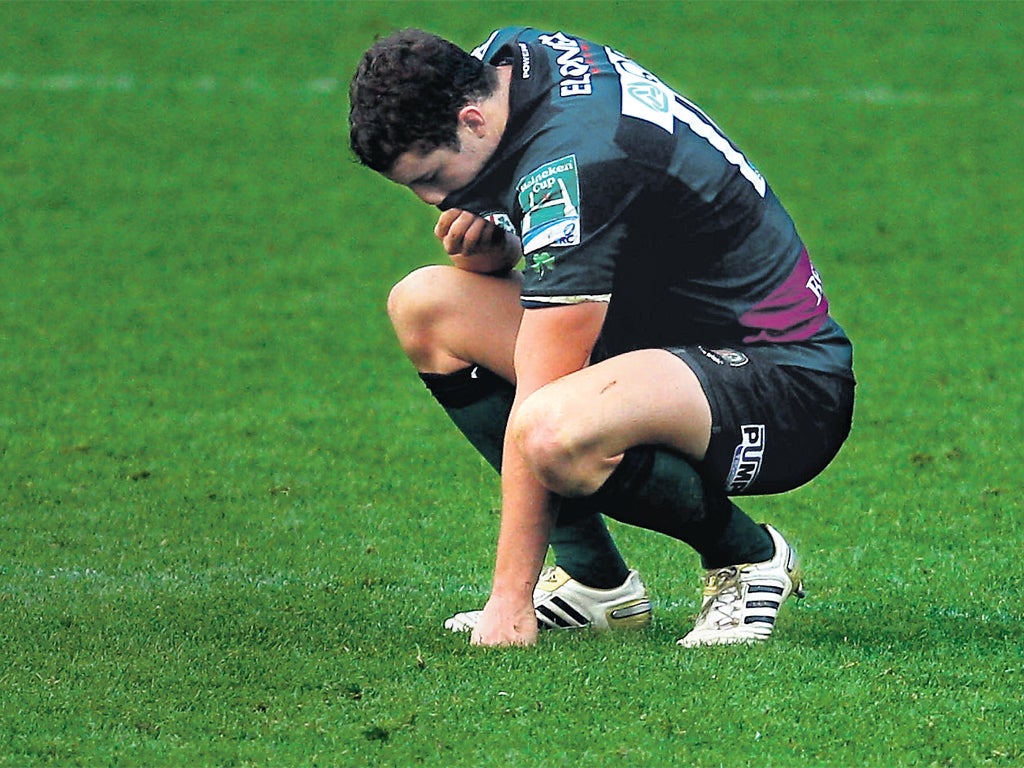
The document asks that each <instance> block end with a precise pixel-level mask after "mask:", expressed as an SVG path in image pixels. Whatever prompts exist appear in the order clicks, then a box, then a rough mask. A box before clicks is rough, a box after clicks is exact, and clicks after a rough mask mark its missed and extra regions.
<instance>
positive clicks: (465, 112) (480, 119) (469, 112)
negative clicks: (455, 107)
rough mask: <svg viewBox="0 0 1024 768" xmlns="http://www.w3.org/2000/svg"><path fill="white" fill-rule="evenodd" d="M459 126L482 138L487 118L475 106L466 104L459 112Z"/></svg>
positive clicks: (485, 129)
mask: <svg viewBox="0 0 1024 768" xmlns="http://www.w3.org/2000/svg"><path fill="white" fill-rule="evenodd" d="M459 125H462V126H465V127H466V128H468V129H469V130H470V131H472V132H473V133H474V134H475V135H476V136H483V134H484V133H486V131H487V118H486V117H484V113H483V112H481V111H480V107H478V106H477V105H476V104H467V105H466V106H464V107H463V108H462V109H460V110H459Z"/></svg>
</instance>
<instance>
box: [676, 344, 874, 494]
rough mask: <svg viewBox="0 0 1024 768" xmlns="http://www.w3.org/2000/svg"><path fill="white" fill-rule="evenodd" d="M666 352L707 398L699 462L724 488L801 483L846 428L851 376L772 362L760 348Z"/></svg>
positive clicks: (756, 490) (822, 463) (772, 489)
mask: <svg viewBox="0 0 1024 768" xmlns="http://www.w3.org/2000/svg"><path fill="white" fill-rule="evenodd" d="M668 351H669V352H671V353H672V354H674V355H675V356H676V357H678V358H680V359H681V360H682V361H683V362H685V363H686V364H687V365H688V366H689V367H690V368H691V369H692V370H693V371H694V373H696V374H697V378H698V379H699V380H700V383H701V386H702V387H703V388H704V393H705V394H706V395H707V398H708V402H709V403H710V404H711V443H710V444H709V446H708V451H707V454H706V455H705V457H704V460H703V461H702V462H701V463H700V465H699V469H700V471H701V472H702V474H704V476H705V477H706V478H707V479H708V480H709V481H711V482H713V483H715V484H716V485H720V487H722V488H724V490H725V492H726V493H728V494H729V495H737V496H738V495H754V494H769V493H781V492H783V491H789V490H792V489H793V488H796V487H798V486H800V485H803V484H804V483H806V482H808V481H809V480H811V479H813V478H814V477H815V476H816V475H818V474H819V473H820V472H821V471H822V470H823V469H824V468H825V467H826V466H828V464H829V462H831V461H832V459H833V458H835V455H836V454H837V453H838V452H839V449H840V447H841V446H842V444H843V442H844V441H845V440H846V437H847V435H849V433H850V425H851V422H852V419H853V393H854V386H855V385H854V382H853V381H852V380H851V379H847V378H845V377H842V376H834V375H831V374H826V373H821V372H818V371H813V370H810V369H807V368H796V367H792V366H782V365H779V364H778V363H777V362H775V361H774V360H773V359H772V355H771V352H770V350H766V349H765V348H763V347H734V348H731V349H710V348H706V347H702V346H686V347H671V348H668Z"/></svg>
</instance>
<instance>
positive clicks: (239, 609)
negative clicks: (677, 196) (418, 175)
mask: <svg viewBox="0 0 1024 768" xmlns="http://www.w3.org/2000/svg"><path fill="white" fill-rule="evenodd" d="M506 22H507V23H534V24H536V25H538V26H550V27H558V28H563V29H566V30H568V31H574V32H577V33H579V34H586V35H590V36H593V37H595V38H597V39H599V40H601V41H604V42H608V43H612V44H614V45H616V46H617V47H618V48H620V49H622V50H625V51H626V52H628V53H631V54H633V55H635V56H637V57H638V58H639V59H640V60H641V61H642V62H644V63H645V64H646V65H647V66H649V67H650V68H652V69H654V70H655V71H657V72H658V73H659V74H661V75H662V77H664V78H665V79H667V80H668V81H669V82H670V83H672V84H673V85H675V86H676V87H678V88H679V89H681V90H683V91H685V92H686V93H688V94H689V95H690V96H692V97H693V98H694V99H696V100H697V101H698V102H699V103H701V104H702V106H704V107H705V108H706V109H708V110H709V111H711V113H712V114H713V115H714V116H715V118H716V119H717V120H718V122H719V123H720V124H721V125H722V126H723V128H724V129H725V130H726V132H728V133H729V134H730V135H731V136H733V137H734V138H735V139H736V140H737V141H738V142H739V143H740V144H741V146H742V147H743V148H744V150H745V151H746V153H747V154H748V156H749V157H750V158H751V159H752V160H754V161H755V162H756V163H757V164H758V165H759V166H760V167H761V169H762V170H763V171H764V172H765V173H766V175H767V177H768V178H769V180H770V181H771V183H772V184H773V186H774V187H775V189H776V190H777V191H778V192H779V194H780V196H781V197H782V198H783V200H784V201H785V202H786V204H787V205H788V207H789V208H790V209H791V210H792V211H793V212H794V214H795V216H796V218H797V220H798V224H799V226H800V228H801V231H802V232H803V234H804V236H805V239H806V240H807V241H808V242H809V244H810V247H811V250H812V252H813V254H814V258H815V261H816V263H817V265H818V267H819V268H820V270H821V271H822V273H823V275H824V277H825V280H826V283H827V286H828V288H829V292H830V298H831V299H832V303H833V307H834V309H835V311H836V314H837V316H838V317H839V319H840V320H841V321H842V322H843V323H844V324H845V325H846V327H847V329H848V330H849V332H850V334H851V336H852V337H853V338H854V341H855V344H856V355H857V358H856V360H857V372H858V375H859V379H860V387H859V401H858V411H857V417H856V424H855V429H854V432H853V435H852V437H851V440H850V442H849V444H848V445H847V447H846V448H845V449H844V451H843V453H842V454H841V455H840V457H839V458H838V459H837V461H836V462H835V464H834V465H833V466H832V467H831V468H830V469H829V470H828V471H827V472H826V473H825V475H824V476H823V477H822V478H820V479H819V480H818V481H816V482H814V483H812V484H811V485H809V486H807V487H806V488H803V489H801V490H799V491H797V492H795V493H792V494H788V495H785V496H779V497H772V498H765V499H756V500H751V501H750V502H749V503H748V504H747V508H748V509H749V511H751V513H752V514H754V515H755V516H756V517H758V518H765V519H770V520H772V521H773V522H774V523H775V524H777V525H778V526H779V527H780V528H781V529H782V530H783V531H785V532H786V533H787V535H788V536H790V537H791V538H792V539H793V541H794V543H795V544H796V545H797V546H798V548H799V549H800V551H801V553H802V555H803V558H804V560H805V567H806V570H807V571H808V586H809V589H810V596H809V597H808V599H807V600H805V601H804V602H803V603H802V604H800V605H798V606H795V607H793V608H787V609H786V612H785V614H784V616H783V619H782V621H781V622H780V626H779V629H778V632H777V636H776V639H775V640H774V641H773V642H772V643H770V644H768V645H766V646H762V647H757V648H741V649H706V650H701V651H697V652H692V651H691V652H684V651H683V650H682V649H680V648H678V647H676V646H675V645H674V640H675V639H676V638H677V637H679V636H680V635H681V634H682V633H683V632H684V631H685V629H686V627H687V624H688V622H689V621H691V619H692V616H693V614H694V612H695V607H696V603H697V600H698V593H697V589H698V578H699V571H698V565H697V562H696V560H695V558H694V557H692V556H690V555H688V554H687V553H685V552H683V551H682V550H681V549H680V548H679V547H678V546H673V545H672V544H671V543H670V542H668V541H667V540H664V539H662V538H660V537H657V536H655V535H652V534H648V533H645V532H642V531H637V530H634V529H629V528H624V527H621V526H616V527H615V528H614V531H615V533H616V535H617V538H618V539H619V541H620V543H621V545H622V547H623V549H624V550H625V552H626V553H627V556H628V558H629V560H630V562H631V563H632V564H633V565H635V566H637V567H639V568H640V569H641V570H642V572H643V574H644V576H645V579H646V581H647V582H648V585H649V586H650V587H651V589H652V591H653V594H654V598H655V605H656V612H657V619H656V622H655V625H654V627H653V628H652V629H651V630H650V631H648V632H645V633H641V634H637V635H631V636H627V637H601V636H592V635H589V634H582V635H570V636H564V635H563V636H557V637H556V636H544V637H542V639H541V642H540V645H539V647H538V648H536V649H533V650H528V651H522V650H518V651H483V650H479V649H473V648H470V647H468V645H467V643H466V640H465V638H461V637H450V636H447V635H445V634H442V633H441V632H440V631H439V628H440V622H441V620H442V619H443V618H444V617H445V616H446V615H448V614H449V612H451V611H454V610H456V609H462V608H467V607H472V606H474V605H476V604H478V603H479V602H480V601H481V600H482V599H483V598H484V596H485V595H486V590H487V584H488V578H489V572H490V566H491V562H490V558H491V551H490V550H491V546H492V541H493V537H494V533H495V526H496V523H497V513H496V511H495V510H496V508H497V505H498V496H497V488H496V484H495V482H494V478H493V477H492V476H491V474H490V472H489V470H488V469H487V468H486V467H485V466H483V464H482V462H481V460H479V459H478V458H477V457H476V456H475V455H474V454H473V453H472V451H471V450H470V449H469V448H468V447H467V446H465V445H464V444H463V443H462V442H461V441H460V440H459V438H458V437H457V436H456V435H455V434H453V432H452V430H451V429H450V428H449V427H448V425H447V423H446V421H445V419H444V417H443V415H442V414H441V413H440V412H439V410H438V409H437V408H436V407H435V406H434V405H433V404H432V403H431V402H430V399H429V397H427V396H426V393H425V392H424V391H423V389H422V387H421V385H420V384H419V383H418V381H417V380H416V378H415V376H414V375H413V373H412V372H411V370H410V369H409V367H408V365H407V364H406V363H405V362H404V360H403V359H402V357H401V355H400V353H399V352H398V350H397V349H396V348H395V345H394V343H393V341H392V338H391V334H390V330H389V328H388V326H387V321H386V318H385V316H384V312H383V303H384V300H385V298H386V296H387V291H388V289H389V287H390V285H391V284H392V283H393V282H394V281H395V280H396V279H397V278H399V277H400V276H401V275H402V274H404V273H405V272H406V271H408V270H409V269H411V268H413V267H415V266H417V265H419V264H421V263H424V262H426V261H432V260H439V251H438V249H437V248H436V246H434V244H433V242H432V238H431V236H430V228H431V226H432V223H433V217H432V214H431V212H430V210H429V209H427V208H426V207H425V206H422V205H420V204H418V203H417V201H415V200H414V198H413V197H412V196H411V195H410V194H408V193H407V192H404V191H402V190H400V189H398V188H395V187H391V186H390V185H387V184H385V183H384V182H382V181H380V180H379V179H378V178H376V177H375V176H374V175H373V174H372V173H369V172H367V171H364V170H362V169H360V168H358V167H356V166H355V164H354V163H353V161H352V159H351V157H350V155H349V153H348V150H347V137H346V127H345V113H346V110H347V105H346V97H345V93H346V87H347V81H348V78H349V76H350V74H351V71H352V68H353V66H354V63H355V61H356V60H357V57H358V55H359V53H360V52H361V50H362V49H363V48H364V47H365V46H366V45H368V44H369V42H370V41H371V40H372V38H373V36H374V35H376V34H380V33H384V32H387V31H390V30H391V29H393V28H396V27H399V26H405V25H420V26H427V27H429V28H431V29H434V30H436V31H438V32H441V33H444V34H446V35H449V36H451V37H453V38H454V39H455V40H456V41H458V42H460V43H463V44H465V45H470V44H475V43H476V42H478V41H479V40H481V39H483V38H484V37H485V36H486V34H487V33H488V32H489V30H490V29H491V27H492V26H494V25H496V24H499V23H506ZM0 29H2V30H3V32H2V40H3V44H2V45H0V387H2V390H0V391H2V393H3V398H2V401H0V402H2V406H0V491H2V493H3V495H2V497H0V661H2V664H0V765H10V766H28V765H60V766H74V765H82V766H101V765H103V766H105V765H180V766H202V765H210V766H257V765H260V766H262V765H266V766H307V765H323V766H366V765H381V766H406V765H415V764H425V765H431V766H492V765H522V766H607V765H609V764H616V765H618V764H622V765H629V766H667V765H686V766H720V765H721V766H744V765H750V766H793V765H808V766H847V765H864V766H879V767H880V768H885V767H889V766H916V765H922V766H931V765H937V766H946V765H951V766H966V765H1007V766H1009V765H1021V764H1024V736H1022V734H1024V714H1022V710H1024V623H1022V610H1021V607H1020V606H1021V595H1022V593H1024V569H1022V567H1021V558H1020V556H1019V552H1020V550H1021V548H1022V547H1024V534H1022V533H1021V528H1020V520H1021V511H1022V510H1021V498H1022V493H1021V477H1022V471H1021V466H1022V464H1024V450H1022V447H1021V438H1020V433H1021V428H1022V416H1021V414H1022V410H1024V395H1022V393H1024V375H1022V373H1021V359H1022V358H1024V345H1022V343H1021V330H1022V327H1021V316H1022V315H1021V310H1022V300H1021V294H1020V290H1021V286H1022V284H1024V279H1022V278H1024V274H1022V272H1024V269H1022V266H1024V224H1022V219H1021V211H1022V210H1024V192H1022V189H1024V185H1022V184H1021V183H1020V179H1021V177H1022V176H1024V153H1022V152H1021V151H1020V146H1021V144H1020V138H1019V137H1020V130H1021V129H1020V126H1021V124H1022V122H1024V86H1022V83H1024V80H1022V79H1021V75H1020V72H1021V70H1022V64H1024V61H1022V56H1021V50H1022V49H1021V40H1022V37H1024V4H1020V3H1006V4H999V3H885V4H868V3H842V4H820V3H798V4H788V3H770V4H761V3H736V4H720V3H658V4H649V3H626V2H622V3H618V2H614V3H613V2H607V3H587V4H577V3H539V2H533V3H505V2H492V3H479V2H478V3H428V2H418V3H397V2H391V3H369V2H363V3H359V2H355V3H353V2H345V3H336V4H305V3H281V4H245V3H230V4H201V3H178V4H166V3H145V4H120V3H88V4H87V3H81V4H61V3H36V4H33V3H20V2H8V3H3V4H0Z"/></svg>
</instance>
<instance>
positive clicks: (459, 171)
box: [385, 144, 486, 205]
mask: <svg viewBox="0 0 1024 768" xmlns="http://www.w3.org/2000/svg"><path fill="white" fill-rule="evenodd" d="M471 146H472V145H471ZM485 161H486V158H481V157H480V156H479V155H478V153H475V152H473V151H471V150H470V149H468V148H466V146H465V144H463V145H462V146H461V147H438V148H437V149H434V150H431V151H429V152H427V153H426V154H421V153H420V152H418V151H417V150H409V151H408V152H403V153H402V154H401V155H399V156H398V159H397V160H396V161H395V164H394V165H393V166H392V167H391V170H390V171H389V172H388V173H387V174H385V175H386V176H387V177H388V178H389V179H391V180H392V181H394V182H396V183H397V184H401V185H402V186H405V187H408V188H409V189H411V190H412V191H413V192H414V193H415V194H416V196H417V197H418V198H420V200H422V201H423V202H425V203H429V204H430V205H437V204H438V203H440V202H441V201H442V200H444V199H445V198H446V197H448V195H450V194H451V193H452V192H455V191H456V190H459V189H462V188H463V187H464V186H466V185H467V184H469V182H471V181H472V180H473V179H474V178H476V175H477V174H478V173H479V172H480V169H481V168H483V165H484V162H485Z"/></svg>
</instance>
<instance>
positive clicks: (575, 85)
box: [538, 32, 593, 96]
mask: <svg viewBox="0 0 1024 768" xmlns="http://www.w3.org/2000/svg"><path fill="white" fill-rule="evenodd" d="M538 39H539V40H540V42H541V45H546V46H547V47H548V48H552V49H554V50H556V51H562V53H561V54H560V55H559V57H558V59H557V61H558V74H559V75H561V77H562V82H560V83H559V84H558V85H559V95H561V96H589V95H590V94H591V93H592V92H593V86H592V85H591V83H590V63H589V62H588V61H587V59H586V57H585V56H584V55H583V50H582V48H580V44H579V41H578V40H574V39H573V38H571V37H568V36H567V35H564V34H562V33H561V32H555V34H553V35H541V36H540V37H539V38H538Z"/></svg>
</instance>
